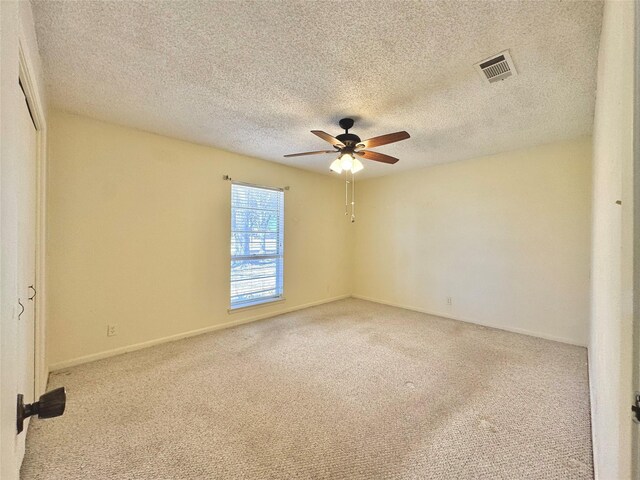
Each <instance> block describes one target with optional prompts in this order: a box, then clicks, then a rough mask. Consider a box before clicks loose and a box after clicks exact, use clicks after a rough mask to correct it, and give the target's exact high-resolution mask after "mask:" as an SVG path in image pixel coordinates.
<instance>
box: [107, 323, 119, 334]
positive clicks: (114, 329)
mask: <svg viewBox="0 0 640 480" xmlns="http://www.w3.org/2000/svg"><path fill="white" fill-rule="evenodd" d="M117 334H118V326H117V325H107V337H113V336H114V335H117Z"/></svg>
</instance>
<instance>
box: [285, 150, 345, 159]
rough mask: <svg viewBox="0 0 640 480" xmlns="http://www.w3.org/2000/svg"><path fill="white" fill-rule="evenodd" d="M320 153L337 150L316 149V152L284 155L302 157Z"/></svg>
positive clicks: (335, 151)
mask: <svg viewBox="0 0 640 480" xmlns="http://www.w3.org/2000/svg"><path fill="white" fill-rule="evenodd" d="M320 153H338V151H337V150H318V151H317V152H304V153H290V154H289V155H285V157H303V156H304V155H318V154H320Z"/></svg>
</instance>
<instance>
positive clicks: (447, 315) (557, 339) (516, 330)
mask: <svg viewBox="0 0 640 480" xmlns="http://www.w3.org/2000/svg"><path fill="white" fill-rule="evenodd" d="M351 296H352V297H353V298H358V299H360V300H366V301H368V302H374V303H380V304H382V305H389V306H390V307H398V308H404V309H405V310H412V311H414V312H420V313H426V314H427V315H433V316H435V317H442V318H447V319H449V320H457V321H459V322H465V323H472V324H474V325H481V326H483V327H489V328H496V329H498V330H505V331H507V332H513V333H520V334H522V335H528V336H530V337H538V338H544V339H545V340H553V341H554V342H560V343H567V344H569V345H576V346H578V347H586V346H587V345H585V344H584V343H582V342H576V341H575V340H572V339H570V338H564V337H559V336H555V335H548V334H546V333H540V332H533V331H531V330H526V329H524V328H517V327H505V326H503V325H495V324H492V323H489V322H480V321H477V320H471V319H468V318H460V317H456V316H453V315H451V314H450V313H441V312H433V311H427V310H425V309H423V308H419V307H413V306H410V305H400V304H398V303H393V302H387V301H385V300H378V299H375V298H370V297H365V296H363V295H356V294H353V295H351Z"/></svg>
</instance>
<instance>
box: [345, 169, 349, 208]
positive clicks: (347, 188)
mask: <svg viewBox="0 0 640 480" xmlns="http://www.w3.org/2000/svg"><path fill="white" fill-rule="evenodd" d="M344 215H345V216H347V215H349V180H348V179H347V176H346V175H345V176H344Z"/></svg>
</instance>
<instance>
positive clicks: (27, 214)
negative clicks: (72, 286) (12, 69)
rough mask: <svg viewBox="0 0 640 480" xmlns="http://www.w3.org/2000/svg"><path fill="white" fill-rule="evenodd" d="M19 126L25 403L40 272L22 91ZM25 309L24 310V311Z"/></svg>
mask: <svg viewBox="0 0 640 480" xmlns="http://www.w3.org/2000/svg"><path fill="white" fill-rule="evenodd" d="M20 94H21V100H22V101H21V102H20V103H21V108H20V110H19V115H18V118H17V122H18V125H17V126H18V128H17V129H16V131H17V133H18V138H19V141H18V149H17V165H18V178H17V182H18V296H19V302H20V304H21V305H22V306H20V305H19V307H18V308H19V310H18V312H22V313H20V316H19V317H18V320H17V322H18V328H17V332H18V342H17V354H18V385H17V387H18V393H22V394H23V395H24V403H25V404H26V403H33V402H34V400H35V399H34V395H35V368H34V367H35V303H36V300H35V289H36V288H37V286H36V285H35V272H36V261H35V256H36V145H37V139H36V128H35V126H34V124H33V121H32V119H31V115H30V113H29V108H28V106H27V102H26V98H25V97H24V94H23V92H22V91H20ZM23 308H24V310H23ZM27 425H28V423H26V422H25V429H24V430H23V431H22V433H21V434H19V435H18V438H17V445H16V453H17V459H18V466H20V464H21V463H22V458H23V456H24V441H25V437H26V431H27Z"/></svg>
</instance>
